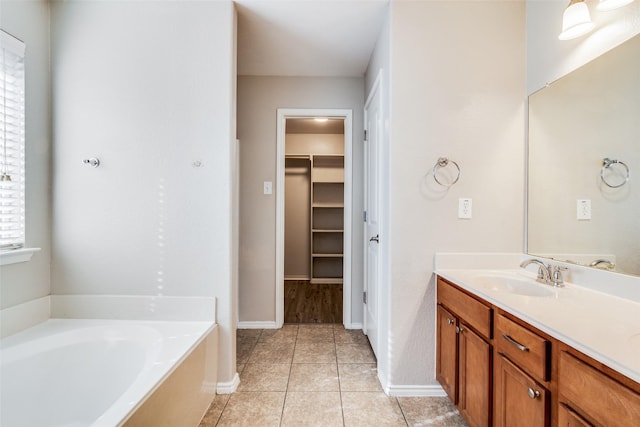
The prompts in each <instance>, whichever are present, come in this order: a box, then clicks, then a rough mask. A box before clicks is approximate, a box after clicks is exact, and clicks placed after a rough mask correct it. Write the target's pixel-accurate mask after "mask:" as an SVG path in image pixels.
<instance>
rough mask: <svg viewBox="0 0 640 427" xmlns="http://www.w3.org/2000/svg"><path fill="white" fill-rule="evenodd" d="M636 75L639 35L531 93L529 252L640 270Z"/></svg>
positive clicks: (639, 84)
mask: <svg viewBox="0 0 640 427" xmlns="http://www.w3.org/2000/svg"><path fill="white" fill-rule="evenodd" d="M638 76H640V35H638V36H635V37H634V38H632V39H631V40H629V41H627V42H625V43H623V44H622V45H620V46H618V47H616V48H615V49H612V50H610V51H609V52H607V53H605V54H604V55H602V56H600V57H599V58H597V59H595V60H594V61H592V62H590V63H588V64H586V65H584V66H583V67H581V68H579V69H577V70H575V71H573V72H572V73H570V74H568V75H567V76H565V77H563V78H561V79H559V80H558V81H556V82H554V83H552V84H550V85H548V86H547V87H545V88H543V89H541V90H540V91H538V92H536V93H534V94H532V95H531V96H530V97H529V177H528V224H527V233H528V250H527V252H528V253H529V254H531V255H536V256H543V257H547V258H554V259H558V260H562V261H569V262H574V263H579V264H582V265H591V266H593V267H595V268H602V269H608V270H614V271H616V272H620V273H624V274H633V275H640V79H639V78H638ZM627 169H628V172H627ZM634 179H635V181H634Z"/></svg>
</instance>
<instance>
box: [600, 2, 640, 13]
mask: <svg viewBox="0 0 640 427" xmlns="http://www.w3.org/2000/svg"><path fill="white" fill-rule="evenodd" d="M629 3H633V0H600V2H599V3H598V10H603V11H607V10H613V9H617V8H619V7H622V6H626V5H628V4H629Z"/></svg>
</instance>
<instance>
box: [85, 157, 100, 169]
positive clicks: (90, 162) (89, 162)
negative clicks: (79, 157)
mask: <svg viewBox="0 0 640 427" xmlns="http://www.w3.org/2000/svg"><path fill="white" fill-rule="evenodd" d="M82 163H84V164H85V165H89V166H91V167H92V168H97V167H98V166H100V159H98V158H96V157H91V158H90V159H84V160H83V161H82Z"/></svg>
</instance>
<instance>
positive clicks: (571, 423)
mask: <svg viewBox="0 0 640 427" xmlns="http://www.w3.org/2000/svg"><path fill="white" fill-rule="evenodd" d="M558 427H593V426H592V425H591V424H589V423H588V422H587V421H586V420H585V419H584V418H582V417H581V416H580V415H578V414H576V413H575V412H573V411H572V410H571V409H569V408H568V407H566V406H565V405H560V406H559V407H558Z"/></svg>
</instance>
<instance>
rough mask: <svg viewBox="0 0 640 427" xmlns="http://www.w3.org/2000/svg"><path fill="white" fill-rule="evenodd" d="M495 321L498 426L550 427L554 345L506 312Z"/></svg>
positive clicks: (496, 411) (496, 419) (495, 404)
mask: <svg viewBox="0 0 640 427" xmlns="http://www.w3.org/2000/svg"><path fill="white" fill-rule="evenodd" d="M495 318H496V323H495V339H494V347H495V350H496V360H495V365H494V375H495V384H494V393H495V396H494V398H495V402H494V410H495V414H494V418H495V425H496V426H503V427H512V426H529V427H536V426H547V425H549V421H550V418H551V417H550V410H551V393H550V392H549V391H548V390H547V388H546V387H548V386H549V382H548V380H550V377H551V342H550V341H549V340H547V339H546V338H545V337H543V336H540V335H538V334H537V333H536V332H535V331H533V330H531V329H529V328H527V327H525V326H523V325H521V324H519V323H516V322H515V321H513V320H511V319H509V318H508V317H506V316H505V315H503V314H502V313H498V314H496V317H495Z"/></svg>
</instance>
